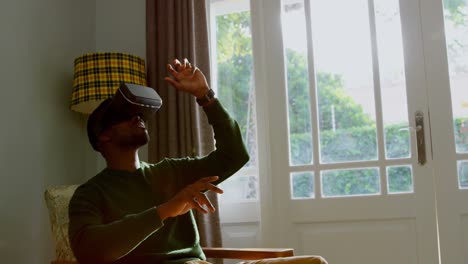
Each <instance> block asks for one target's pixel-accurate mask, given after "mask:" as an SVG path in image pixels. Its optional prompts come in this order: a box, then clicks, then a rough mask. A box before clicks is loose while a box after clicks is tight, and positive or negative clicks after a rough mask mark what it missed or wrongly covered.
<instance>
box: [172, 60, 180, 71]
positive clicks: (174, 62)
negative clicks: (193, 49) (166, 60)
mask: <svg viewBox="0 0 468 264" xmlns="http://www.w3.org/2000/svg"><path fill="white" fill-rule="evenodd" d="M172 64H174V65H175V68H176V69H177V71H180V68H181V66H182V64H181V63H180V61H179V60H178V59H174V61H173V62H172Z"/></svg>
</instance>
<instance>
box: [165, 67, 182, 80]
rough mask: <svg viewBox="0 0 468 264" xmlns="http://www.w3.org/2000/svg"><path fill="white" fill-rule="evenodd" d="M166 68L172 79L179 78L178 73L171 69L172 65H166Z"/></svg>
mask: <svg viewBox="0 0 468 264" xmlns="http://www.w3.org/2000/svg"><path fill="white" fill-rule="evenodd" d="M166 68H167V70H168V71H169V73H170V74H171V75H172V76H174V78H176V79H178V77H179V72H178V71H176V70H175V69H174V67H172V65H170V64H167V67H166Z"/></svg>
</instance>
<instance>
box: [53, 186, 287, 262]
mask: <svg viewBox="0 0 468 264" xmlns="http://www.w3.org/2000/svg"><path fill="white" fill-rule="evenodd" d="M77 187H78V185H68V186H57V187H50V188H48V189H47V190H46V191H45V200H46V204H47V208H48V209H49V217H50V222H51V229H52V234H53V239H54V241H55V254H56V260H54V261H52V263H51V264H78V262H77V261H76V259H75V257H74V255H73V252H72V250H71V247H70V243H69V241H68V221H69V220H68V204H69V202H70V199H71V197H72V195H73V193H74V192H75V190H76V188H77ZM203 252H205V255H206V256H207V257H208V258H228V259H242V260H258V259H265V258H279V257H291V256H294V251H293V249H289V248H284V249H281V248H276V249H272V248H206V247H205V248H203Z"/></svg>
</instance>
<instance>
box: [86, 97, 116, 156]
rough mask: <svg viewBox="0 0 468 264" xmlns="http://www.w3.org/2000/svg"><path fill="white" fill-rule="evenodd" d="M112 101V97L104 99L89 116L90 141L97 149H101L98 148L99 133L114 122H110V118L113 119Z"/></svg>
mask: <svg viewBox="0 0 468 264" xmlns="http://www.w3.org/2000/svg"><path fill="white" fill-rule="evenodd" d="M111 103H112V98H108V99H106V100H104V101H103V102H102V103H101V104H99V106H98V107H97V108H96V109H95V110H94V111H93V112H92V113H91V115H90V116H89V118H88V124H87V130H88V139H89V143H91V146H93V149H94V150H96V151H100V150H99V148H98V140H99V135H101V133H102V132H103V131H104V130H106V129H107V128H109V126H110V125H111V124H112V122H110V119H112V118H110V117H111V116H112V113H111V111H110V105H111Z"/></svg>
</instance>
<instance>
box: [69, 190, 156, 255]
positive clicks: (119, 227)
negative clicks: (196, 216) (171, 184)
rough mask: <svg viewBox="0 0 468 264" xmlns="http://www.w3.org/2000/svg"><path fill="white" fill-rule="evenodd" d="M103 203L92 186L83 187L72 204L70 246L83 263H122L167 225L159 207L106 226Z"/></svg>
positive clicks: (77, 191)
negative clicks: (130, 253)
mask: <svg viewBox="0 0 468 264" xmlns="http://www.w3.org/2000/svg"><path fill="white" fill-rule="evenodd" d="M101 202H102V198H101V197H100V193H99V190H98V188H97V187H95V186H93V185H92V184H85V185H82V186H80V187H79V188H78V189H77V190H76V192H75V194H74V195H73V197H72V199H71V201H70V205H69V218H70V224H69V229H68V230H69V239H70V245H71V247H72V250H73V253H74V254H75V257H76V258H77V260H78V261H79V262H80V263H82V264H87V263H109V262H113V261H115V260H118V259H119V258H121V257H123V256H125V255H127V254H128V253H129V252H130V251H132V250H133V249H134V248H136V247H137V246H138V245H139V244H140V243H141V242H143V241H144V240H145V239H146V238H147V237H149V236H150V235H151V234H153V233H154V232H156V231H157V230H158V229H160V228H161V227H162V226H163V222H162V221H161V219H160V217H159V215H158V212H157V210H156V207H152V208H149V209H147V210H144V211H142V212H140V213H137V214H129V215H125V216H124V217H123V218H121V219H119V220H117V221H114V222H111V223H104V219H103V215H102V211H101V210H100V209H99V205H100V204H101Z"/></svg>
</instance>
